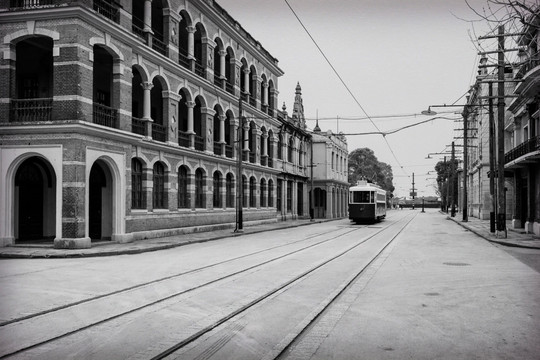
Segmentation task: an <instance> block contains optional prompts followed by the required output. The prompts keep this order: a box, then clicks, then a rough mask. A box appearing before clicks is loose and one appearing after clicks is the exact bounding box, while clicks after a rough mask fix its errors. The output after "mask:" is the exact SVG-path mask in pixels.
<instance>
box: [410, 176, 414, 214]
mask: <svg viewBox="0 0 540 360" xmlns="http://www.w3.org/2000/svg"><path fill="white" fill-rule="evenodd" d="M411 194H412V209H413V210H414V196H415V193H414V173H412V193H411Z"/></svg>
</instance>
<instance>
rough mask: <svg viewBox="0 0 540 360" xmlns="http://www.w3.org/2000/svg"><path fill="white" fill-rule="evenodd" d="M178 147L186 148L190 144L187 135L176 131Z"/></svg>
mask: <svg viewBox="0 0 540 360" xmlns="http://www.w3.org/2000/svg"><path fill="white" fill-rule="evenodd" d="M178 145H180V146H182V147H186V148H188V147H189V145H190V143H189V134H188V133H186V132H184V131H180V130H178Z"/></svg>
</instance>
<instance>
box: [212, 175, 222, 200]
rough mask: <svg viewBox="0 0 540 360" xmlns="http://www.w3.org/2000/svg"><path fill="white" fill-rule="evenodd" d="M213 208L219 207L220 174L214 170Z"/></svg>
mask: <svg viewBox="0 0 540 360" xmlns="http://www.w3.org/2000/svg"><path fill="white" fill-rule="evenodd" d="M213 204H214V209H216V208H220V207H221V174H220V173H219V172H218V171H216V172H215V173H214V201H213Z"/></svg>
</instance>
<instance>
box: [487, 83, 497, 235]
mask: <svg viewBox="0 0 540 360" xmlns="http://www.w3.org/2000/svg"><path fill="white" fill-rule="evenodd" d="M488 86H489V92H488V107H489V194H490V196H491V211H490V213H489V232H491V233H495V210H496V209H497V197H496V196H495V116H494V115H493V83H491V82H490V83H488Z"/></svg>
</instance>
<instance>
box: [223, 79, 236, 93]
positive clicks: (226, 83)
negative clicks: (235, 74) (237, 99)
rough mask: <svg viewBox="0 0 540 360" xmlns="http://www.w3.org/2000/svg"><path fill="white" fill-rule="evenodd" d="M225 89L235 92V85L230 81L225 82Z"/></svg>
mask: <svg viewBox="0 0 540 360" xmlns="http://www.w3.org/2000/svg"><path fill="white" fill-rule="evenodd" d="M225 90H226V91H227V92H228V93H229V94H234V85H233V84H231V83H230V82H228V81H227V82H225Z"/></svg>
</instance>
